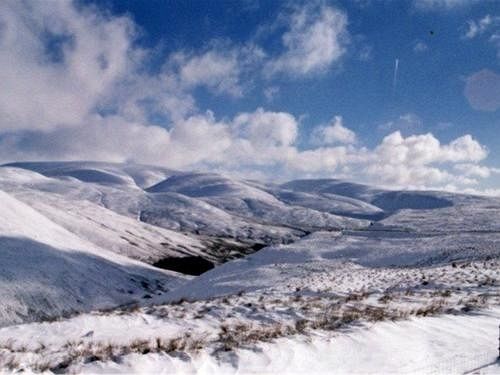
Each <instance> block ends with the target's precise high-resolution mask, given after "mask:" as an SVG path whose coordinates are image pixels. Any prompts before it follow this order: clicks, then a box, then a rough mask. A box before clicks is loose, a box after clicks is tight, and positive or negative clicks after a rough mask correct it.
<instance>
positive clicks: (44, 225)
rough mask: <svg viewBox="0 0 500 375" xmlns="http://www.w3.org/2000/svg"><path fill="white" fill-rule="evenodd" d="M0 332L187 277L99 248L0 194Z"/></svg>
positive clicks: (128, 298) (131, 298) (137, 295)
mask: <svg viewBox="0 0 500 375" xmlns="http://www.w3.org/2000/svg"><path fill="white" fill-rule="evenodd" d="M0 201H1V206H2V214H1V215H0V285H1V287H0V298H1V300H2V303H1V304H0V326H3V325H6V324H12V323H18V322H25V321H33V320H39V319H42V318H49V317H54V316H61V315H67V314H71V313H74V312H77V311H88V310H92V309H98V308H100V309H102V308H111V307H115V306H117V305H121V304H127V303H132V302H135V301H141V299H142V298H143V297H145V296H146V295H149V294H151V293H163V292H165V291H167V290H168V289H169V288H172V287H174V286H177V285H179V283H180V282H182V281H183V280H184V279H185V277H184V276H182V275H180V274H176V273H173V272H168V271H163V270H160V269H156V268H154V267H152V266H149V265H147V264H144V263H141V262H138V261H134V260H132V259H130V258H127V257H124V256H121V255H118V254H116V253H113V252H110V251H108V250H106V249H105V248H101V247H97V246H96V245H94V244H93V243H91V242H88V241H86V240H84V239H82V238H81V237H78V236H76V235H75V234H73V233H71V232H69V231H68V230H66V229H64V228H63V227H61V226H60V225H57V224H56V223H54V222H53V221H51V220H49V219H48V218H47V217H45V216H43V215H42V214H40V213H39V212H37V211H36V210H34V209H33V208H31V207H29V206H28V205H26V204H24V203H22V202H20V201H19V200H17V199H15V198H13V197H12V196H10V195H9V194H7V193H5V192H2V191H0Z"/></svg>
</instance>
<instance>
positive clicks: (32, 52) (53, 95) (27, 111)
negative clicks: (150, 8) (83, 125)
mask: <svg viewBox="0 0 500 375" xmlns="http://www.w3.org/2000/svg"><path fill="white" fill-rule="evenodd" d="M0 24H2V25H3V26H2V32H1V33H0V81H1V82H2V89H1V90H0V118H1V119H2V120H1V122H0V129H2V130H16V129H34V128H36V129H46V130H47V129H52V128H54V127H57V126H60V125H61V124H64V125H69V126H74V125H77V124H79V123H80V120H81V119H82V117H84V116H85V115H86V114H88V112H89V111H90V110H91V109H92V108H93V106H95V105H96V104H97V103H98V101H99V98H100V97H101V96H103V95H105V94H106V92H107V90H109V89H110V87H111V86H112V85H113V83H115V82H116V80H117V79H118V78H120V77H122V76H124V75H125V74H126V73H127V72H128V71H129V69H130V65H131V64H132V63H133V60H134V58H135V57H136V56H134V52H137V53H139V52H140V51H139V50H137V51H136V50H133V49H132V42H133V37H134V28H133V24H132V23H131V22H130V21H129V20H128V19H127V18H124V17H114V18H107V17H104V16H101V15H99V14H97V13H95V12H92V11H91V10H87V11H83V12H79V11H78V10H76V8H75V7H74V6H73V5H72V3H70V2H67V1H53V2H50V4H49V3H46V2H32V3H30V4H29V6H27V5H26V4H25V3H23V2H19V1H9V0H6V1H2V2H1V3H0ZM54 41H57V42H58V43H53V45H52V46H49V45H48V43H49V42H54Z"/></svg>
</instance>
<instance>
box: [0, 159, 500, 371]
mask: <svg viewBox="0 0 500 375" xmlns="http://www.w3.org/2000/svg"><path fill="white" fill-rule="evenodd" d="M0 208H1V212H2V214H1V215H0V298H1V301H2V303H1V304H0V326H4V328H1V329H0V368H3V369H4V370H7V371H15V370H20V369H25V370H29V371H54V372H67V371H69V372H90V373H95V372H106V373H108V372H115V371H118V372H149V373H172V372H176V371H177V372H183V373H184V372H188V373H191V372H199V373H221V372H227V373H247V372H253V373H290V372H296V373H311V372H312V373H315V372H337V373H350V372H358V373H359V372H363V373H365V372H376V373H388V372H398V373H401V372H403V373H463V372H467V371H475V372H480V373H481V372H484V373H499V372H500V368H499V367H498V364H497V363H495V356H496V353H497V346H498V324H499V323H500V310H499V309H498V307H497V306H498V305H499V304H500V299H499V290H500V286H499V273H500V271H499V269H500V201H499V200H498V199H495V198H484V197H475V196H468V195H457V194H450V193H443V192H411V191H385V190H382V189H377V188H373V187H368V186H364V185H359V184H350V183H347V182H344V181H339V180H297V181H291V182H288V183H286V184H282V185H277V184H271V183H263V182H258V181H245V180H235V179H232V178H229V177H224V176H220V175H217V174H213V173H187V172H178V171H172V170H168V169H164V168H158V167H149V166H140V165H122V164H106V163H93V162H67V163H21V164H14V165H9V166H3V167H0ZM257 245H258V246H257ZM264 245H268V246H267V247H265V248H263V249H262V250H260V251H258V252H255V253H254V254H251V255H246V256H245V257H242V258H239V259H236V260H231V259H233V258H238V257H240V256H242V255H245V254H248V253H251V252H253V251H255V250H256V249H258V248H259V247H262V246H264ZM255 246H257V247H255ZM185 256H200V257H203V258H205V259H207V260H209V261H211V262H213V263H215V264H218V263H222V262H225V261H227V262H226V263H224V264H221V265H218V266H216V268H215V269H213V270H211V271H208V272H206V273H204V274H202V275H201V276H198V277H188V276H186V275H182V274H179V273H176V272H172V271H166V270H161V269H159V268H156V267H153V266H151V264H153V263H155V262H156V261H158V260H161V259H163V258H165V257H185ZM78 312H80V313H81V314H79V315H77V313H78ZM54 319H57V320H56V321H53V320H54ZM41 320H43V321H44V322H41V323H30V324H24V325H14V324H18V323H21V322H33V321H41Z"/></svg>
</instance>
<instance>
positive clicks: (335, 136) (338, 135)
mask: <svg viewBox="0 0 500 375" xmlns="http://www.w3.org/2000/svg"><path fill="white" fill-rule="evenodd" d="M311 138H312V142H313V143H314V144H320V145H331V144H335V143H344V144H352V143H356V133H354V132H353V131H352V130H350V129H348V128H346V127H345V126H344V124H343V119H342V116H335V117H334V118H333V119H332V121H331V122H330V124H328V125H326V126H318V127H316V128H315V129H314V131H313V133H312V136H311Z"/></svg>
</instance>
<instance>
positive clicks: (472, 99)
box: [464, 69, 500, 112]
mask: <svg viewBox="0 0 500 375" xmlns="http://www.w3.org/2000/svg"><path fill="white" fill-rule="evenodd" d="M464 95H465V97H466V98H467V100H468V101H469V104H470V105H471V107H472V108H474V109H476V110H479V111H490V112H494V111H496V110H497V109H498V108H500V75H499V74H497V73H495V72H493V71H491V70H489V69H483V70H480V71H479V72H476V73H474V74H472V75H470V76H469V77H467V79H466V82H465V89H464Z"/></svg>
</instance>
